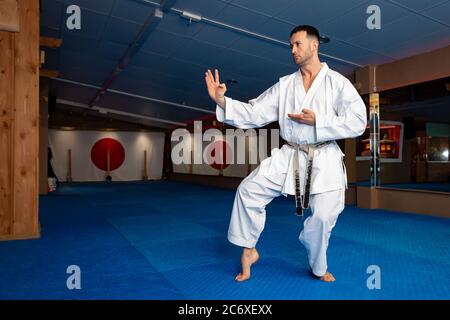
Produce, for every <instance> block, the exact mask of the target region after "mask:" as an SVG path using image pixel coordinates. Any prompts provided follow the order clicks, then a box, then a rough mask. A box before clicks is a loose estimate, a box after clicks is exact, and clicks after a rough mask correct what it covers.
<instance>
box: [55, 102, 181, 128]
mask: <svg viewBox="0 0 450 320" xmlns="http://www.w3.org/2000/svg"><path fill="white" fill-rule="evenodd" d="M56 103H60V104H63V105H67V106H72V107H78V108H83V109H91V110H96V111H98V112H99V113H100V114H107V113H111V114H116V115H122V116H127V117H131V118H137V119H143V120H149V121H154V122H160V123H166V124H174V125H178V126H182V127H185V126H186V123H183V122H177V121H171V120H166V119H161V118H156V117H150V116H144V115H139V114H136V113H131V112H125V111H120V110H117V109H111V108H105V107H100V106H89V105H87V104H84V103H79V102H75V101H70V100H64V99H56Z"/></svg>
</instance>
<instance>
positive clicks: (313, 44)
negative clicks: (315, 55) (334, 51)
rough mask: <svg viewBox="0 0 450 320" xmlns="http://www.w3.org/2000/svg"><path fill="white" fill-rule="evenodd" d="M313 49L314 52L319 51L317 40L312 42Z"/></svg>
mask: <svg viewBox="0 0 450 320" xmlns="http://www.w3.org/2000/svg"><path fill="white" fill-rule="evenodd" d="M311 44H312V47H313V49H314V50H316V51H319V41H317V40H316V39H313V40H312V41H311Z"/></svg>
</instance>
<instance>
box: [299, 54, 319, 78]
mask: <svg viewBox="0 0 450 320" xmlns="http://www.w3.org/2000/svg"><path fill="white" fill-rule="evenodd" d="M321 68H322V64H321V63H320V60H319V59H314V60H312V61H311V63H308V64H305V65H303V66H301V67H300V72H301V73H302V77H307V78H310V79H311V78H315V77H316V76H317V74H318V73H319V71H320V69H321Z"/></svg>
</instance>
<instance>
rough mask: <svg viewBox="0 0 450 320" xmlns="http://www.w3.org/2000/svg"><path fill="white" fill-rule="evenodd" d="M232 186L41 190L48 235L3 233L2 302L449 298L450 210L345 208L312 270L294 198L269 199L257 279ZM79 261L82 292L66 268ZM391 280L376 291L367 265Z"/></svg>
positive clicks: (98, 186) (140, 184) (0, 244)
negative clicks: (242, 270) (236, 239)
mask: <svg viewBox="0 0 450 320" xmlns="http://www.w3.org/2000/svg"><path fill="white" fill-rule="evenodd" d="M233 198H234V191H233V190H227V189H221V188H214V187H205V186H198V185H191V184H188V183H179V182H168V181H158V182H145V183H144V182H135V183H111V184H106V183H91V184H89V183H86V184H71V185H69V184H65V185H64V184H63V185H60V187H59V189H58V191H57V192H55V193H52V194H50V195H48V196H46V197H41V198H40V222H41V227H42V237H41V238H40V239H37V240H23V241H10V242H0V256H1V257H2V259H1V260H0V299H289V300H290V299H450V219H443V218H434V217H430V216H421V215H415V214H404V213H397V212H388V211H382V210H372V211H370V210H361V209H357V208H355V207H353V206H347V207H346V209H345V211H344V212H343V213H342V214H341V216H340V218H339V220H338V223H337V226H336V228H335V229H334V231H333V233H332V238H331V240H330V248H329V255H328V257H329V267H330V271H332V272H333V274H334V275H335V276H336V278H337V281H336V282H335V283H332V284H326V283H322V282H320V281H317V280H314V279H313V278H311V276H310V275H309V272H308V265H307V258H306V252H305V250H304V248H303V247H302V246H301V244H300V243H299V242H298V240H297V237H298V233H299V231H300V230H301V227H302V220H301V218H298V217H296V216H295V215H294V213H293V212H294V211H293V210H294V208H293V200H292V199H290V198H289V199H287V198H284V197H280V198H277V199H275V200H274V201H273V202H272V203H271V204H270V205H269V206H268V208H267V222H266V229H265V231H264V233H263V235H262V237H261V239H260V242H259V244H258V249H259V251H260V254H261V259H260V261H259V262H258V263H257V264H256V265H255V266H254V268H253V270H252V279H251V280H250V281H247V282H244V283H237V282H235V281H234V280H233V279H234V276H235V274H236V273H237V272H238V271H239V257H240V249H239V248H237V247H235V246H233V245H231V244H229V243H228V242H227V239H226V233H227V227H228V221H229V216H230V210H231V206H232V201H233ZM69 265H78V266H79V267H80V268H81V287H82V288H81V290H68V289H67V287H66V280H67V277H68V276H69V275H68V274H67V273H66V269H67V267H68V266H69ZM370 265H377V266H379V267H380V269H381V289H379V290H376V289H375V290H369V289H368V288H367V285H366V284H367V278H368V277H369V274H367V268H368V266H370Z"/></svg>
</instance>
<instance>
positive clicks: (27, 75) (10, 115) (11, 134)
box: [0, 0, 39, 240]
mask: <svg viewBox="0 0 450 320" xmlns="http://www.w3.org/2000/svg"><path fill="white" fill-rule="evenodd" d="M18 4H19V5H18V7H19V32H17V33H14V34H13V33H10V32H8V31H0V52H1V55H0V79H1V81H0V88H1V90H0V117H1V129H0V140H1V144H0V149H1V150H0V199H1V201H0V239H1V240H5V239H24V238H36V237H39V223H38V190H39V188H38V186H39V183H38V177H39V176H38V156H39V154H38V151H39V147H38V146H39V71H38V70H39V69H38V68H39V1H37V0H19V1H18ZM2 5H3V3H0V6H2Z"/></svg>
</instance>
